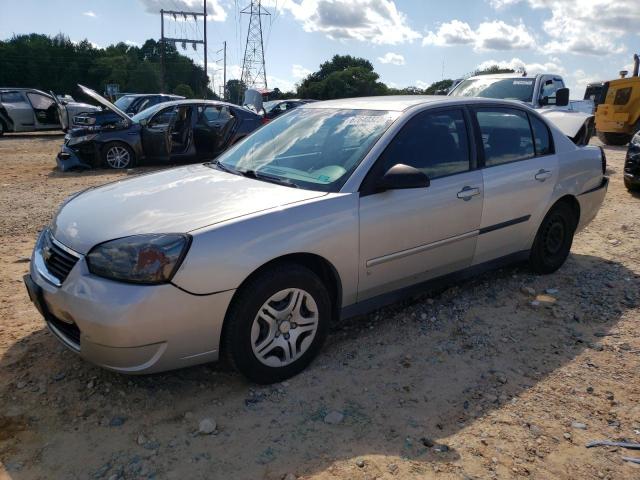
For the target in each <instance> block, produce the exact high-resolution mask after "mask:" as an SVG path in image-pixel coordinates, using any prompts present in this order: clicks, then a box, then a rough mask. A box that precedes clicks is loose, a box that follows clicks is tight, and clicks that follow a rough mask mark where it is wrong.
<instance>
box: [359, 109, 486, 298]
mask: <svg viewBox="0 0 640 480" xmlns="http://www.w3.org/2000/svg"><path fill="white" fill-rule="evenodd" d="M467 118H468V116H467V114H466V113H465V110H464V109H463V108H445V109H438V110H427V111H424V112H420V113H418V114H417V115H415V116H414V117H413V118H411V119H410V120H409V121H408V122H407V123H406V124H405V125H404V127H403V128H402V129H401V130H400V132H399V133H398V134H397V135H396V137H395V138H394V139H393V140H392V141H391V142H390V143H389V145H388V146H387V148H386V149H385V151H384V153H383V154H382V155H381V157H380V158H379V159H378V161H377V162H376V164H375V165H374V166H373V167H372V169H371V171H370V172H369V174H368V176H367V178H366V180H365V182H364V184H363V187H362V189H361V190H362V191H361V198H360V268H359V286H358V301H362V300H365V299H367V298H370V297H373V296H376V295H379V294H383V293H386V292H389V291H392V290H396V289H399V288H402V287H405V286H409V285H412V284H416V283H419V282H421V281H425V280H428V279H430V278H434V277H437V276H440V275H444V274H446V273H450V272H453V271H456V270H460V269H463V268H465V267H467V266H469V265H470V264H471V261H472V258H473V254H474V251H475V246H476V238H477V235H478V228H479V225H480V217H481V214H482V203H483V190H484V189H483V185H482V172H481V171H480V170H478V169H476V158H475V149H474V148H472V145H473V142H472V140H471V136H470V135H469V126H468V121H467ZM398 163H402V164H405V165H409V166H412V167H415V168H417V169H419V170H421V171H422V172H424V173H425V174H426V175H427V176H428V177H429V179H430V185H429V186H428V187H426V188H413V189H404V190H388V191H384V192H376V191H375V190H372V189H371V185H372V184H373V183H375V181H376V178H377V177H379V176H381V175H384V173H385V172H386V171H388V169H389V168H391V167H392V166H393V165H395V164H398Z"/></svg>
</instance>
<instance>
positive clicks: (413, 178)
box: [376, 163, 431, 192]
mask: <svg viewBox="0 0 640 480" xmlns="http://www.w3.org/2000/svg"><path fill="white" fill-rule="evenodd" d="M430 183H431V182H430V181H429V177H427V176H426V175H425V174H424V173H422V172H421V171H420V170H418V169H417V168H413V167H410V166H409V165H404V164H402V163H397V164H395V165H394V166H393V167H391V168H390V169H389V170H387V172H386V173H385V174H384V175H383V176H382V177H381V178H380V179H378V181H377V182H376V191H378V192H384V191H385V190H402V189H405V188H425V187H428V186H429V185H430Z"/></svg>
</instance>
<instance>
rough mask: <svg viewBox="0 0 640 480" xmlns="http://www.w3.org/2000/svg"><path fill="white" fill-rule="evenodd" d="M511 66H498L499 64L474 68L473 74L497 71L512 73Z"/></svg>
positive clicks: (489, 73) (487, 73)
mask: <svg viewBox="0 0 640 480" xmlns="http://www.w3.org/2000/svg"><path fill="white" fill-rule="evenodd" d="M514 72H515V70H514V69H512V68H500V66H499V65H491V66H490V67H487V68H483V69H482V70H476V71H475V72H473V74H474V75H495V74H498V73H514Z"/></svg>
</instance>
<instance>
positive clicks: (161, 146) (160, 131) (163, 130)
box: [142, 107, 178, 161]
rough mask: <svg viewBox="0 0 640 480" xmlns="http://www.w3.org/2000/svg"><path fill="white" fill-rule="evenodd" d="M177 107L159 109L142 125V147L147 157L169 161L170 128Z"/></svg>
mask: <svg viewBox="0 0 640 480" xmlns="http://www.w3.org/2000/svg"><path fill="white" fill-rule="evenodd" d="M177 112H178V107H167V108H165V109H162V110H160V111H159V112H158V113H156V114H155V115H154V116H153V117H151V118H150V119H149V121H148V122H147V123H146V125H144V126H143V127H142V147H143V149H144V154H145V156H146V157H147V158H149V159H152V160H159V161H169V157H170V155H171V129H172V127H173V123H174V121H175V119H176V115H177Z"/></svg>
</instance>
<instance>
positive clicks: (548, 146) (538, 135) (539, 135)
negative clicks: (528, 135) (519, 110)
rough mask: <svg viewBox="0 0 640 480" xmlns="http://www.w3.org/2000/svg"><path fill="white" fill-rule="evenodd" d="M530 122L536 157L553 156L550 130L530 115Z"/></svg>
mask: <svg viewBox="0 0 640 480" xmlns="http://www.w3.org/2000/svg"><path fill="white" fill-rule="evenodd" d="M529 121H530V122H531V130H533V140H534V144H535V150H536V156H542V155H551V154H552V153H553V142H552V141H551V133H550V132H549V128H548V127H547V125H546V124H545V123H544V122H543V121H542V120H540V119H539V118H538V117H536V116H534V115H529Z"/></svg>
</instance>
